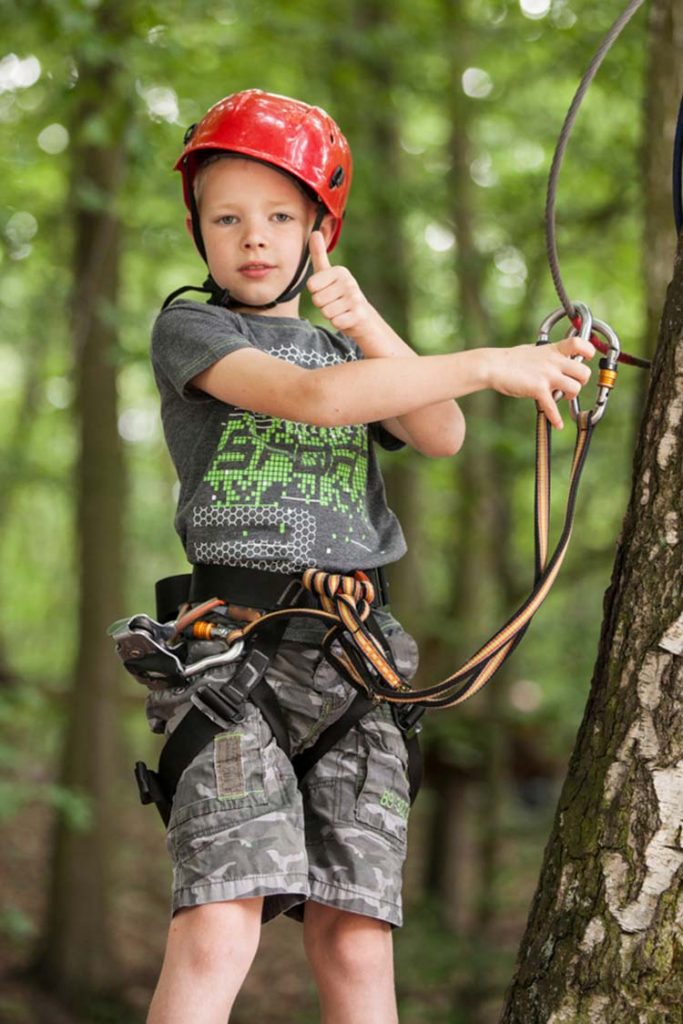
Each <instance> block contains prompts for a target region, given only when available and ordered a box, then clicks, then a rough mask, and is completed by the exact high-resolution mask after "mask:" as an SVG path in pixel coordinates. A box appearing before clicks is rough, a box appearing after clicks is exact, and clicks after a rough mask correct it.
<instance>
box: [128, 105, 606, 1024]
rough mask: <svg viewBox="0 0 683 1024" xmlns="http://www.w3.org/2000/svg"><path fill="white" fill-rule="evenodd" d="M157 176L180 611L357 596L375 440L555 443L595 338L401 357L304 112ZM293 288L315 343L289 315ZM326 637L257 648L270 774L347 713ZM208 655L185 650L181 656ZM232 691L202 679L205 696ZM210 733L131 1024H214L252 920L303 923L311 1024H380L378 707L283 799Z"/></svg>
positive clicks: (173, 705)
mask: <svg viewBox="0 0 683 1024" xmlns="http://www.w3.org/2000/svg"><path fill="white" fill-rule="evenodd" d="M177 168H178V169H179V170H180V171H181V173H182V175H183V184H184V193H185V201H186V204H187V207H188V211H189V213H188V217H187V226H188V229H189V231H190V233H191V234H192V235H193V237H194V240H195V244H196V246H197V249H198V251H199V252H200V254H201V255H202V257H203V258H204V259H205V260H206V262H207V264H208V267H209V272H210V277H209V279H208V281H207V286H206V287H207V289H208V290H209V291H210V292H211V300H210V302H209V303H208V304H205V303H197V302H188V301H180V302H176V303H173V304H172V305H169V306H167V308H165V310H164V311H163V312H162V313H161V315H160V317H159V318H158V320H157V323H156V324H155V328H154V335H153V345H152V357H153V363H154V368H155V374H156V378H157V383H158V386H159V389H160V392H161V399H162V418H163V422H164V430H165V434H166V439H167V443H168V447H169V450H170V452H171V455H172V457H173V459H174V462H175V465H176V468H177V470H178V475H179V478H180V483H181V491H180V496H179V503H178V513H177V519H176V526H177V529H178V531H179V533H180V536H181V538H182V540H183V543H184V546H185V550H186V552H187V556H188V559H189V561H190V562H191V563H192V564H193V565H194V566H195V571H194V577H195V578H196V579H197V580H199V581H200V582H201V581H203V584H202V586H200V587H199V590H195V592H194V594H193V599H195V600H200V599H205V598H208V597H211V596H216V597H224V598H226V599H228V598H230V599H231V605H230V616H231V619H232V620H233V621H240V620H244V619H246V618H248V617H249V616H250V615H252V614H253V611H252V610H251V609H250V608H249V606H250V605H251V606H254V605H255V606H256V607H257V608H264V607H268V606H269V605H272V604H274V603H275V599H273V600H270V601H266V600H265V599H264V600H261V601H259V600H258V599H256V600H254V599H252V598H253V591H252V590H251V589H250V580H252V579H253V580H255V581H257V582H258V587H257V590H258V588H259V587H261V585H262V584H263V582H264V580H265V584H266V585H267V584H268V582H269V581H273V582H275V583H278V581H279V590H278V591H277V592H278V593H279V592H280V591H281V590H282V589H283V584H282V581H283V580H284V581H285V582H286V581H287V580H288V579H289V578H290V577H291V576H292V575H293V574H297V573H301V571H302V570H303V569H304V568H306V567H308V566H312V565H315V566H318V567H319V568H322V569H334V570H336V571H341V572H343V573H353V571H354V570H358V569H363V570H364V571H366V572H367V573H369V574H375V575H373V578H375V576H376V574H377V573H378V572H379V570H380V568H381V567H382V566H384V565H386V564H388V563H390V562H392V561H395V560H396V559H398V558H400V557H401V555H402V554H403V553H404V551H405V543H404V540H403V536H402V533H401V530H400V526H399V524H398V522H397V520H396V518H395V517H394V516H393V514H392V513H391V512H390V510H389V509H388V508H387V506H386V502H385V498H384V490H383V485H382V482H381V476H380V473H379V469H378V466H377V463H376V460H375V456H374V453H373V441H375V442H378V443H380V444H382V445H383V446H384V447H387V448H389V449H391V448H397V447H400V446H401V445H403V444H410V445H411V446H412V447H414V448H416V449H417V450H418V451H421V452H423V453H424V454H426V455H432V456H437V455H442V456H443V455H453V454H455V453H456V452H457V451H458V450H459V448H460V446H461V445H462V442H463V439H464V432H465V425H464V419H463V416H462V413H461V412H460V409H459V408H458V406H457V404H456V402H455V401H454V400H455V399H457V398H459V397H460V396H463V395H467V394H470V393H472V392H474V391H478V390H481V389H483V388H488V387H492V388H495V389H496V390H497V391H499V392H501V393H503V394H506V395H514V396H518V397H529V398H534V399H535V400H536V401H537V402H538V404H539V406H540V407H541V408H542V409H543V411H544V412H545V414H546V416H547V417H548V419H549V420H550V422H551V423H552V424H553V425H554V426H556V427H560V426H561V425H562V421H561V418H560V415H559V412H558V409H557V405H556V403H555V400H554V398H553V394H554V393H557V392H558V391H559V392H562V393H563V394H564V395H565V396H566V397H568V398H572V397H575V396H576V395H577V394H578V392H579V390H580V388H581V386H582V385H583V384H585V383H586V381H587V379H588V377H589V371H588V369H587V368H586V367H585V366H584V365H583V364H581V363H580V362H577V361H576V360H574V359H573V358H572V357H573V356H577V355H580V356H583V357H584V358H588V359H590V358H591V357H592V355H593V354H594V350H593V347H592V346H591V345H590V343H587V342H585V341H582V340H580V339H579V338H566V339H564V340H563V341H561V342H558V343H557V344H553V345H547V346H544V347H542V348H539V347H536V346H533V345H523V346H519V347H517V348H513V349H487V348H482V349H478V350H468V351H464V352H458V353H454V354H450V355H440V356H429V357H418V356H417V355H416V354H415V353H414V352H413V351H412V350H411V349H410V348H409V346H408V345H406V343H405V342H403V341H402V340H401V338H399V337H398V336H397V335H396V334H395V332H394V331H393V330H392V329H391V328H390V327H389V326H388V325H387V324H386V323H385V322H384V321H383V320H382V318H381V316H380V315H379V313H377V311H376V310H375V309H373V307H372V306H371V305H370V304H369V303H368V301H367V299H366V298H365V296H364V295H363V293H362V292H361V290H360V288H359V286H358V284H357V283H356V281H355V280H354V278H353V277H352V275H351V274H350V273H349V271H348V270H346V269H345V268H344V267H339V266H331V264H330V261H329V258H328V252H329V251H330V250H331V249H333V247H334V245H335V244H336V242H337V239H338V237H339V232H340V230H341V224H342V217H343V214H344V208H345V203H346V197H347V194H348V189H349V186H350V181H351V158H350V153H349V150H348V145H347V143H346V140H345V139H344V137H343V135H342V134H341V132H340V131H339V129H338V127H337V125H336V124H335V123H334V122H333V121H332V120H331V119H330V118H329V117H328V116H327V115H326V114H325V113H324V112H323V111H321V110H320V109H318V108H315V107H309V106H308V105H306V104H303V103H299V102H297V101H295V100H290V99H287V98H285V97H281V96H274V95H271V94H268V93H263V92H260V91H257V90H249V91H247V92H244V93H239V94H236V95H235V96H230V97H227V98H226V99H225V100H223V101H221V102H220V103H219V104H216V106H215V107H212V108H211V110H210V111H209V112H208V113H207V114H206V115H205V117H204V118H203V120H202V121H201V122H200V123H199V124H198V125H197V126H194V127H193V129H191V130H190V132H189V133H188V135H187V136H186V145H185V149H184V151H183V154H182V156H181V158H180V160H179V161H178V164H177ZM309 254H310V263H311V266H310V267H309V266H308V265H307V264H308V257H309ZM311 271H312V274H311V273H310V272H311ZM309 274H310V276H309ZM305 285H306V286H307V288H308V291H309V293H310V295H311V298H312V301H313V303H314V305H315V306H316V307H317V308H318V309H319V311H320V313H321V314H322V315H323V317H325V318H326V320H327V321H328V322H329V323H330V324H331V327H332V328H333V329H334V330H323V329H322V328H317V327H314V326H313V325H311V324H310V323H308V322H307V321H305V320H301V319H300V318H299V302H300V292H301V290H302V288H303V287H304V286H305ZM336 332H339V333H336ZM367 424H369V425H370V426H369V427H368V426H366V425H367ZM245 570H246V575H245ZM240 574H241V575H240ZM238 580H241V581H243V582H242V583H238V582H236V581H238ZM226 581H227V582H226ZM244 581H246V583H244ZM243 584H244V586H245V589H244V591H243V592H242V593H243V594H244V597H243V598H242V599H240V587H241V586H243ZM214 586H215V587H216V588H219V586H220V587H223V588H224V590H225V591H226V592H225V593H218V592H215V593H214V591H213V589H212V588H213V587H214ZM202 587H203V590H202ZM380 587H381V581H380ZM207 588H208V589H207ZM235 588H237V593H236V592H235ZM200 591H201V592H200ZM273 593H274V597H275V591H274V592H273ZM382 601H383V598H382V596H381V595H380V598H379V601H378V603H380V604H381V603H382ZM376 615H377V619H378V621H379V623H380V625H381V627H382V629H383V632H384V635H385V637H386V639H387V642H388V643H389V645H390V647H391V650H392V652H393V655H394V658H395V660H396V662H397V666H398V668H399V670H400V671H401V673H402V674H403V676H404V678H409V677H410V675H411V674H412V673H413V672H414V671H415V667H416V654H415V650H414V644H413V643H412V640H411V638H410V637H408V636H407V634H405V633H404V632H403V631H402V630H401V629H400V627H399V626H398V623H396V622H395V620H393V619H392V618H391V616H390V614H389V613H388V610H387V608H386V607H384V608H383V609H382V608H380V610H379V611H378V612H377V613H376ZM321 636H322V630H321V629H320V628H319V627H318V626H317V625H316V624H315V623H314V624H313V625H308V626H301V625H298V624H297V625H296V626H290V627H289V628H288V631H287V633H286V634H285V637H284V640H283V641H282V642H281V643H280V644H279V646H277V649H276V651H275V652H273V651H271V652H270V663H269V666H268V670H267V681H268V684H269V686H270V688H271V690H272V691H273V692H274V694H275V697H276V698H277V702H278V705H279V708H280V712H281V714H282V715H283V717H284V721H285V725H286V729H287V732H288V742H289V744H290V746H291V751H290V753H296V752H298V753H300V752H301V751H305V750H307V749H310V747H311V744H313V743H314V742H315V740H316V738H317V737H318V736H320V735H321V732H322V730H323V729H324V728H326V727H327V725H328V724H329V723H330V722H334V721H336V720H339V719H340V716H342V715H343V714H344V713H345V710H346V709H347V708H348V707H349V703H350V701H351V700H352V699H353V696H354V694H353V690H352V687H350V686H349V685H348V684H347V683H346V682H344V681H343V680H342V679H341V678H340V677H339V676H338V675H337V674H336V673H335V671H334V670H333V669H332V666H331V665H329V664H328V663H327V662H326V661H325V660H324V659H323V657H322V653H321V651H320V639H321ZM220 649H221V645H220V644H216V643H215V642H213V641H204V642H196V643H195V644H194V646H193V645H190V651H189V655H188V657H189V659H190V660H197V659H199V658H200V657H204V656H205V655H207V654H210V653H211V652H213V651H219V650H220ZM223 649H224V648H223ZM236 673H238V665H236V664H232V665H223V666H221V667H220V668H217V669H214V670H209V671H208V672H205V673H202V675H201V685H202V686H203V687H204V689H206V687H207V685H208V686H211V687H218V686H220V685H222V684H224V683H225V682H226V680H230V679H235V678H238V676H237V675H236ZM198 685H199V683H198V682H193V683H192V684H191V686H189V687H187V688H179V689H176V690H166V691H164V690H159V691H157V692H154V693H152V694H151V696H150V699H149V704H148V714H149V716H150V719H151V722H152V727H153V728H155V729H156V730H157V731H166V732H167V734H169V735H171V736H173V734H174V733H175V730H176V729H177V728H179V726H180V727H182V723H183V720H184V718H185V716H186V715H187V713H188V710H189V709H190V708H191V707H192V705H191V704H190V699H191V698H192V697H193V694H194V695H195V696H196V693H197V692H198V691H197V687H198ZM196 713H197V712H196V707H195V711H194V712H193V714H195V716H196ZM188 720H189V717H188ZM224 725H225V728H224V729H223V730H222V731H220V732H219V733H218V734H217V735H215V736H214V737H213V739H212V742H210V743H208V744H207V745H206V746H205V747H204V748H203V749H202V750H201V752H200V753H199V755H198V756H197V757H196V758H195V759H194V760H192V762H191V763H190V764H189V766H188V767H187V768H186V769H185V771H184V773H183V774H182V776H181V777H180V780H179V783H178V787H177V790H176V793H175V798H174V800H173V811H172V815H171V820H170V825H169V833H168V845H169V850H170V852H171V854H172V858H173V861H174V904H173V910H174V916H173V919H172V922H171V926H170V931H169V937H168V944H167V949H166V956H165V959H164V965H163V968H162V972H161V977H160V980H159V984H158V987H157V990H156V993H155V995H154V999H153V1001H152V1006H151V1008H150V1013H149V1018H148V1020H149V1024H180V1022H183V1024H187V1022H188V1021H190V1020H191V1021H192V1022H193V1024H224V1022H225V1020H226V1019H227V1017H228V1015H229V1012H230V1009H231V1007H232V1004H233V1002H234V999H235V996H236V995H237V993H238V991H239V988H240V986H241V984H242V982H243V980H244V977H245V976H246V973H247V971H248V969H249V967H250V965H251V962H252V959H253V957H254V954H255V952H256V948H257V945H258V939H259V933H260V925H261V921H262V920H268V919H269V918H271V917H272V916H274V915H275V914H277V913H280V912H285V913H288V914H290V915H291V916H294V917H298V919H300V920H303V925H304V944H305V949H306V953H307V956H308V958H309V961H310V964H311V967H312V971H313V975H314V978H315V982H316V986H317V988H318V993H319V997H320V1003H321V1012H322V1019H323V1021H324V1022H325V1024H363V1022H368V1024H370V1022H372V1024H394V1022H395V1021H396V1020H397V1012H396V1002H395V995H394V985H393V967H392V948H391V928H392V926H396V925H398V924H400V923H401V908H400V875H401V869H402V863H403V859H404V855H405V831H406V828H405V826H406V822H405V819H406V816H407V814H406V811H407V806H408V783H407V778H406V774H407V755H406V747H405V742H404V739H403V736H402V734H401V731H400V729H399V728H398V727H397V725H396V723H395V721H394V718H393V717H392V715H391V714H390V712H389V711H388V710H387V708H386V707H385V706H382V705H380V706H379V707H377V708H374V709H373V710H371V711H370V712H369V713H367V714H365V715H364V717H363V718H362V719H361V720H360V721H359V722H358V723H357V724H356V725H355V726H354V727H353V728H352V729H350V730H349V731H348V732H347V733H346V734H345V735H344V736H342V737H341V738H340V739H339V740H338V742H336V744H335V745H334V746H333V748H332V749H331V750H329V751H328V752H327V753H326V754H325V755H324V756H323V757H322V758H321V759H320V760H319V761H318V762H317V763H316V764H315V765H314V766H313V767H312V768H311V769H310V771H309V772H308V774H306V775H305V777H304V778H303V780H302V782H301V785H300V787H298V786H297V783H296V779H295V777H294V774H293V771H292V764H291V761H290V759H289V758H288V757H287V756H286V754H285V752H284V750H283V749H282V747H281V746H280V745H278V743H277V742H276V741H275V739H274V736H273V730H272V728H271V727H269V724H268V722H267V721H266V720H265V719H264V716H263V714H262V712H261V710H260V708H259V707H257V706H256V705H255V704H254V703H253V702H252V701H251V700H247V701H246V702H245V703H244V706H243V707H242V709H241V714H240V716H239V718H238V720H233V721H230V720H228V721H226V722H225V723H224ZM304 818H305V827H304Z"/></svg>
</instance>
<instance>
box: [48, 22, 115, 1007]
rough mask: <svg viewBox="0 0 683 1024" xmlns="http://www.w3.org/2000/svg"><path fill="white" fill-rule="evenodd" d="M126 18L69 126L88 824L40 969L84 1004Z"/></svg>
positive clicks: (111, 675) (71, 825)
mask: <svg viewBox="0 0 683 1024" xmlns="http://www.w3.org/2000/svg"><path fill="white" fill-rule="evenodd" d="M121 14H122V10H121V7H120V6H119V7H117V8H115V7H114V6H113V5H111V4H104V5H102V6H101V7H100V8H99V9H98V11H97V16H96V17H97V26H96V34H97V37H98V39H99V40H100V44H101V49H100V50H99V51H98V54H97V56H96V57H94V58H93V60H94V61H95V63H91V62H89V61H88V60H87V59H85V57H84V59H83V60H82V61H79V80H78V86H77V89H76V91H75V93H74V111H73V121H72V130H73V137H74V146H73V151H72V177H71V197H72V216H73V224H74V257H73V297H72V333H73V342H74V353H75V370H76V414H77V417H78V429H79V435H80V458H79V462H78V466H77V491H78V506H77V522H76V531H77V548H76V550H77V558H78V573H79V582H80V610H79V637H80V642H79V652H78V658H77V664H76V669H75V676H74V681H73V687H72V690H71V694H70V696H69V701H68V716H69V717H68V724H67V729H66V736H65V744H64V753H63V761H62V769H61V778H60V782H61V784H62V785H63V786H65V787H67V788H68V789H69V790H71V791H73V792H75V793H76V794H78V795H80V796H81V797H82V798H83V800H84V805H85V808H86V812H87V813H86V817H85V820H82V821H80V822H76V821H74V820H73V818H72V817H71V816H69V815H67V814H66V813H64V812H63V811H62V812H60V813H59V814H58V817H57V821H56V825H55V833H54V846H53V860H52V872H51V883H50V891H49V899H48V912H47V924H46V930H45V936H44V946H43V950H42V954H41V958H40V967H41V974H42V976H43V977H44V980H46V981H47V982H48V983H49V984H50V985H51V986H53V987H55V988H57V989H58V990H60V991H62V992H65V993H74V994H78V995H79V996H81V997H82V996H87V995H88V994H92V993H99V992H104V991H107V990H108V989H110V988H112V987H113V986H114V985H115V983H116V981H117V965H116V962H115V957H114V955H113V948H112V941H111V922H110V898H111V892H110V877H109V871H110V864H111V857H112V851H113V849H114V847H115V843H116V836H117V823H116V820H115V815H114V812H113V806H112V805H113V801H112V791H113V788H114V785H115V782H116V778H117V775H116V763H117V760H116V758H117V753H118V741H119V725H118V707H117V687H118V669H117V663H116V659H115V658H114V657H113V656H112V650H111V643H110V641H109V639H108V637H107V636H106V627H107V626H108V625H109V623H111V622H112V621H113V619H115V618H116V617H117V616H118V615H120V611H121V607H122V594H121V592H122V544H121V532H122V531H121V524H122V512H123V489H124V487H123V465H122V452H121V443H120V439H119V435H118V430H117V412H116V370H117V366H116V363H117V360H116V349H117V326H116V308H117V301H118V276H119V275H118V268H119V247H120V235H121V224H120V220H119V217H118V214H117V212H116V207H115V201H116V197H117V195H118V194H119V192H120V187H121V181H122V176H123V172H124V163H125V149H124V134H125V125H126V120H127V118H126V110H127V103H126V101H124V100H121V99H119V98H118V96H119V95H120V92H121V85H120V82H119V75H120V67H119V63H118V53H117V50H118V46H119V45H120V38H119V36H120V33H121V27H120V24H119V19H120V17H121ZM88 52H89V53H92V49H90V50H89V51H88ZM105 110H106V112H107V113H106V114H104V111H105ZM96 119H98V120H99V121H100V123H99V125H98V128H99V129H100V131H101V130H102V121H104V123H105V124H106V132H105V137H104V138H102V137H101V136H100V138H99V139H98V141H97V142H90V141H88V138H89V137H91V135H92V133H91V128H92V127H93V125H94V124H95V123H96ZM100 119H101V120H100Z"/></svg>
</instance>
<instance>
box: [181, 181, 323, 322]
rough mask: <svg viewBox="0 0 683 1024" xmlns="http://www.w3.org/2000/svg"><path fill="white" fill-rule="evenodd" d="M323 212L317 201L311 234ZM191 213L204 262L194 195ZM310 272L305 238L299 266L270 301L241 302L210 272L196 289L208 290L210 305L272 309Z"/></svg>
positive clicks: (287, 298)
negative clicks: (286, 283)
mask: <svg viewBox="0 0 683 1024" xmlns="http://www.w3.org/2000/svg"><path fill="white" fill-rule="evenodd" d="M325 213H326V208H325V206H324V204H323V203H321V202H320V201H319V202H318V205H317V208H316V212H315V221H314V223H313V227H312V228H311V234H312V233H313V232H314V231H318V229H319V228H320V225H321V224H322V222H323V218H324V217H325ZM191 214H192V234H193V235H194V240H195V245H196V246H197V249H198V251H199V254H200V256H201V257H202V259H203V260H204V262H207V259H206V248H205V246H204V239H203V238H202V232H201V228H200V224H199V210H198V209H197V204H196V203H195V202H194V196H193V197H192V210H191ZM309 237H310V236H309ZM312 272H313V268H312V267H311V263H310V253H309V251H308V240H306V242H304V247H303V249H302V252H301V259H300V260H299V266H298V267H297V268H296V270H295V272H294V277H293V278H292V280H291V281H290V282H289V284H288V285H287V287H286V288H285V290H284V291H283V292H282V293H281V294H280V295H278V297H277V298H276V299H273V301H272V302H264V303H262V304H261V305H253V304H252V303H250V302H242V301H241V299H239V298H238V297H237V296H235V295H233V294H232V293H231V292H230V291H229V290H228V289H227V288H221V286H220V285H219V284H217V283H216V282H215V281H214V279H213V277H212V276H211V274H209V276H208V277H207V279H206V281H205V282H204V285H203V286H202V288H197V289H196V290H197V291H204V292H208V293H209V294H210V296H211V298H210V299H209V304H210V305H212V306H227V307H228V308H229V307H230V306H240V307H242V308H244V309H274V308H275V306H279V305H280V303H282V302H289V301H290V299H294V298H296V296H297V295H299V294H300V292H301V291H302V290H303V288H304V286H305V284H306V282H307V281H308V279H309V277H310V276H311V274H312ZM192 290H194V289H192ZM178 294H179V293H178V292H174V293H173V296H174V297H177V295H178ZM166 301H167V302H172V301H173V299H172V297H171V296H169V298H168V299H167V300H166ZM164 306H165V304H164Z"/></svg>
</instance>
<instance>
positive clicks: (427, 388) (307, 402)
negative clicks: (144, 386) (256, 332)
mask: <svg viewBox="0 0 683 1024" xmlns="http://www.w3.org/2000/svg"><path fill="white" fill-rule="evenodd" d="M594 353H595V350H594V348H593V346H592V345H591V344H590V342H586V341H582V339H581V338H565V339H563V340H562V341H559V342H556V343H554V344H550V345H543V346H536V345H518V346H515V347H514V348H500V349H492V348H480V349H468V350H466V351H464V352H454V353H451V354H449V355H439V356H416V355H415V354H414V353H412V354H411V355H409V356H403V355H400V356H377V357H376V358H373V359H359V360H355V361H353V362H348V363H337V364H335V365H333V366H324V367H320V368H318V369H315V370H309V369H305V368H304V367H301V366H293V365H291V364H290V363H286V362H284V360H282V359H278V358H277V357H276V356H271V355H268V353H266V352H260V351H259V350H257V349H254V348H241V349H238V350H237V351H235V352H231V353H230V354H229V355H226V356H224V357H223V358H222V359H219V360H218V361H217V362H215V363H214V364H213V365H212V366H210V367H209V368H208V369H207V370H204V371H203V372H202V373H200V374H198V375H197V376H196V377H195V378H194V379H193V381H192V384H193V386H194V387H197V388H200V389H201V390H203V391H206V392H208V394H210V395H213V396H214V398H217V399H219V401H222V402H228V403H229V404H231V405H237V406H240V407H241V408H243V409H251V410H253V411H254V412H260V413H265V414H266V415H269V416H277V417H280V418H281V419H287V420H294V421H298V422H302V423H312V424H316V425H318V426H327V427H331V426H345V425H347V424H352V423H372V422H374V421H376V420H381V421H383V422H387V421H390V420H392V419H393V418H395V417H400V418H403V417H405V416H406V415H408V414H410V413H414V412H416V411H417V410H420V409H424V408H425V407H429V406H437V405H439V404H443V403H447V402H450V401H451V400H452V399H454V398H460V397H462V396H463V395H469V394H472V393H473V392H475V391H481V390H483V389H484V388H494V390H496V391H499V392H500V393H501V394H504V395H513V396H515V397H518V398H533V399H535V400H536V401H537V402H538V403H539V406H540V407H541V409H542V410H543V412H545V414H546V416H547V417H548V419H549V420H550V422H551V423H552V424H553V426H555V427H561V426H562V419H561V417H560V414H559V410H558V408H557V404H556V402H555V400H554V399H553V392H555V391H561V392H563V393H564V394H565V395H566V397H567V398H574V397H576V395H578V393H579V391H580V390H581V387H582V385H583V384H585V383H586V381H587V380H588V378H589V376H590V371H589V369H588V367H587V366H585V365H584V364H583V363H579V362H576V361H575V360H574V359H572V358H570V357H571V356H574V355H582V356H584V357H585V358H587V359H590V358H591V356H592V355H594Z"/></svg>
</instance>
